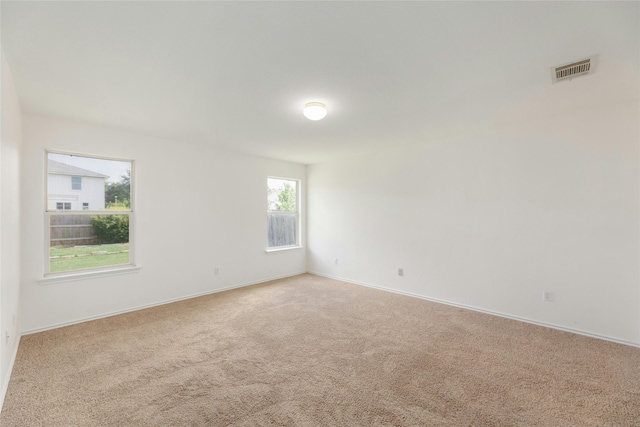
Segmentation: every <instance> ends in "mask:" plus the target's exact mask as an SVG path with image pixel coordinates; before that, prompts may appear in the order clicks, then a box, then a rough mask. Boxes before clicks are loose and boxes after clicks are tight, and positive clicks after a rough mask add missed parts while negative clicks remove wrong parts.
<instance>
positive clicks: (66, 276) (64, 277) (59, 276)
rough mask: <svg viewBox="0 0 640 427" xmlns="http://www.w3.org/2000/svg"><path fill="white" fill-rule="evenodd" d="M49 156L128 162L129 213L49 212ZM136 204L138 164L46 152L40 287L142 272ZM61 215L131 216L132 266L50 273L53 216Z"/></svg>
mask: <svg viewBox="0 0 640 427" xmlns="http://www.w3.org/2000/svg"><path fill="white" fill-rule="evenodd" d="M49 153H51V154H64V155H70V156H78V157H88V158H93V159H100V160H114V161H120V162H129V163H130V164H131V174H130V176H131V188H130V195H131V200H130V203H131V208H130V210H126V211H111V210H110V211H105V210H84V209H82V210H69V211H67V210H62V211H60V210H56V209H51V210H50V209H49V208H48V202H49V188H48V179H49V166H48V164H49V160H48V159H49ZM135 203H136V194H135V161H134V160H132V159H123V158H117V157H109V156H102V155H98V154H87V153H73V152H65V151H54V150H45V153H44V245H43V247H44V270H43V271H44V278H42V279H39V280H38V283H40V284H50V283H57V282H66V281H72V280H80V279H84V278H87V277H92V276H95V277H99V276H106V275H113V274H121V273H128V272H135V271H137V270H139V269H140V267H138V266H136V263H135V252H136V251H135V217H136V215H135ZM59 215H128V216H129V263H128V264H118V265H112V266H104V267H96V268H86V269H80V270H69V271H61V272H55V273H51V272H50V271H49V269H50V259H49V257H50V244H51V227H50V225H51V217H52V216H59Z"/></svg>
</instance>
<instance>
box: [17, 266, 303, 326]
mask: <svg viewBox="0 0 640 427" xmlns="http://www.w3.org/2000/svg"><path fill="white" fill-rule="evenodd" d="M300 274H306V271H302V272H299V273H292V274H287V275H284V276H278V277H270V278H265V279H260V280H256V281H252V282H247V283H241V284H238V285H233V286H227V287H225V288H220V289H214V290H211V291H206V292H200V293H197V294H190V295H185V296H182V297H178V298H172V299H168V300H164V301H158V302H154V303H151V304H144V305H139V306H135V307H130V308H126V309H124V310H117V311H112V312H108V313H103V314H99V315H97V316H90V317H84V318H82V319H76V320H72V321H69V322H62V323H56V324H54V325H48V326H44V327H41V328H35V329H30V330H27V331H22V336H25V335H31V334H36V333H38V332H44V331H49V330H52V329H57V328H62V327H64V326H70V325H75V324H78V323H83V322H89V321H91V320H98V319H104V318H105V317H111V316H117V315H119V314H124V313H131V312H133V311H138V310H144V309H146V308H151V307H157V306H160V305H165V304H171V303H173V302H178V301H184V300H187V299H191V298H197V297H201V296H205V295H211V294H216V293H218V292H224V291H230V290H232V289H238V288H244V287H245V286H252V285H257V284H259V283H265V282H270V281H272V280H280V279H286V278H287V277H293V276H298V275H300Z"/></svg>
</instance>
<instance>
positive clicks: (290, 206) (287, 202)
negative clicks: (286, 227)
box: [276, 182, 297, 212]
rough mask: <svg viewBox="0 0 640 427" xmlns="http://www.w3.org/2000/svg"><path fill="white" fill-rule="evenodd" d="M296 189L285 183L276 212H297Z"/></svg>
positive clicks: (279, 193) (279, 194) (279, 195)
mask: <svg viewBox="0 0 640 427" xmlns="http://www.w3.org/2000/svg"><path fill="white" fill-rule="evenodd" d="M296 207H297V204H296V189H295V188H294V187H292V186H291V185H290V184H289V183H288V182H285V183H284V188H283V189H282V190H280V192H278V201H277V202H276V210H279V211H285V212H295V211H296Z"/></svg>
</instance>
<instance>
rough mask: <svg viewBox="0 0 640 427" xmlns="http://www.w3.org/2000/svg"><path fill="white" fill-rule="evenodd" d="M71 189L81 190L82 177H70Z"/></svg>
mask: <svg viewBox="0 0 640 427" xmlns="http://www.w3.org/2000/svg"><path fill="white" fill-rule="evenodd" d="M71 189H72V190H82V177H81V176H72V177H71Z"/></svg>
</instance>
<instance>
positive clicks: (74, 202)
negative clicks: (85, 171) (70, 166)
mask: <svg viewBox="0 0 640 427" xmlns="http://www.w3.org/2000/svg"><path fill="white" fill-rule="evenodd" d="M71 178H72V176H71V175H58V174H53V173H51V174H49V177H48V179H47V186H48V188H49V193H48V194H49V198H48V201H47V205H48V208H49V209H50V210H55V209H56V203H57V202H62V203H64V202H67V203H71V209H72V210H74V211H81V210H82V204H83V203H89V209H90V210H101V209H104V207H105V206H104V202H105V200H104V184H105V180H104V178H98V177H95V176H82V177H81V178H82V180H81V188H80V190H73V189H72V188H71Z"/></svg>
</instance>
